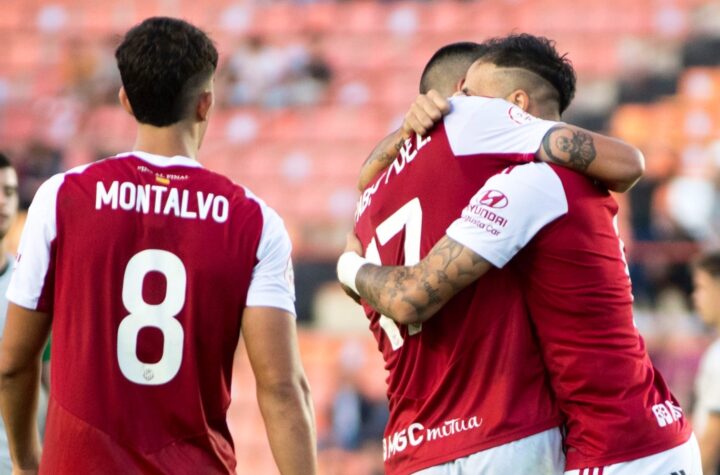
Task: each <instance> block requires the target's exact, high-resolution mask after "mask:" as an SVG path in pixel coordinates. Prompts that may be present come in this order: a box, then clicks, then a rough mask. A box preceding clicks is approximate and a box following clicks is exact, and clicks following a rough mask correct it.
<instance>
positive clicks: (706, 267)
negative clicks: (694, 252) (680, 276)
mask: <svg viewBox="0 0 720 475" xmlns="http://www.w3.org/2000/svg"><path fill="white" fill-rule="evenodd" d="M693 269H695V270H699V271H703V272H707V273H708V274H710V276H712V278H713V279H720V251H715V252H711V253H708V254H703V255H702V256H700V257H698V258H697V259H695V261H694V262H693Z"/></svg>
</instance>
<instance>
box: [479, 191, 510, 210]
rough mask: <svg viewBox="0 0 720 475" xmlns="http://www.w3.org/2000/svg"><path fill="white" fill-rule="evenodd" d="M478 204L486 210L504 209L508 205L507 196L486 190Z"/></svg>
mask: <svg viewBox="0 0 720 475" xmlns="http://www.w3.org/2000/svg"><path fill="white" fill-rule="evenodd" d="M480 204H481V205H484V206H487V207H488V208H496V209H497V208H504V207H506V206H507V205H508V199H507V196H505V195H504V194H503V193H502V192H500V191H497V190H488V191H486V192H485V194H484V195H483V196H482V198H480Z"/></svg>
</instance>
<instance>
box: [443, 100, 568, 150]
mask: <svg viewBox="0 0 720 475" xmlns="http://www.w3.org/2000/svg"><path fill="white" fill-rule="evenodd" d="M451 104H452V113H451V114H448V115H447V116H445V130H446V133H447V136H448V141H449V143H450V148H451V149H452V151H453V153H454V154H455V155H456V156H462V155H476V154H520V155H527V157H526V158H527V161H530V160H531V159H532V157H533V156H534V155H535V154H536V153H537V151H538V150H539V149H540V145H541V144H542V139H543V137H545V134H547V132H548V131H549V130H550V129H551V128H553V127H554V126H556V125H559V124H561V122H554V121H550V120H542V119H538V118H537V117H534V116H532V115H530V114H528V113H527V112H525V111H523V110H522V109H521V108H519V107H517V106H515V105H513V104H511V103H510V102H508V101H506V100H504V99H491V98H487V97H463V96H459V97H454V98H452V99H451Z"/></svg>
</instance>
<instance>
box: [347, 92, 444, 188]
mask: <svg viewBox="0 0 720 475" xmlns="http://www.w3.org/2000/svg"><path fill="white" fill-rule="evenodd" d="M448 112H450V103H449V102H448V101H447V99H446V98H444V97H442V95H440V93H439V92H437V91H435V90H434V89H431V90H430V91H428V93H427V94H420V95H418V96H417V98H416V99H415V102H413V104H412V105H411V106H410V110H409V111H408V112H407V114H405V118H404V119H403V123H402V126H401V127H400V128H399V129H398V130H396V131H395V132H393V133H392V134H390V135H388V136H387V137H385V138H384V139H383V140H382V141H381V142H380V143H379V144H378V145H377V146H376V147H375V149H374V150H373V151H372V152H371V153H370V156H369V157H368V158H367V159H366V160H365V163H363V166H362V169H361V170H360V178H359V180H358V188H359V189H360V191H362V190H364V189H365V187H367V186H368V185H369V184H370V182H371V181H372V180H373V178H375V177H376V176H377V175H378V174H379V173H380V172H381V171H383V170H384V169H385V168H387V167H388V166H389V165H390V164H391V163H392V162H393V160H395V157H397V154H398V153H399V152H400V149H401V148H402V146H403V144H404V143H405V140H407V139H408V137H410V136H411V135H412V134H420V135H421V136H422V135H425V134H426V133H428V132H429V131H430V129H432V127H433V126H434V125H435V124H436V123H437V122H438V121H440V119H442V117H443V116H444V115H445V114H447V113H448Z"/></svg>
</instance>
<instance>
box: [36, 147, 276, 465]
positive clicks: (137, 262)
mask: <svg viewBox="0 0 720 475" xmlns="http://www.w3.org/2000/svg"><path fill="white" fill-rule="evenodd" d="M270 213H272V211H269V210H267V208H265V207H264V205H262V204H261V203H260V202H258V201H256V200H255V199H253V198H251V197H250V196H249V195H248V194H247V193H246V191H245V190H244V189H243V188H241V187H239V186H237V185H234V184H233V183H232V182H230V181H229V180H228V179H226V178H224V177H222V176H220V175H217V174H215V173H212V172H209V171H207V170H205V169H203V168H202V167H200V166H199V164H197V162H195V161H193V160H190V159H187V158H184V157H173V158H165V157H156V156H151V155H148V154H140V153H135V154H133V155H130V156H124V157H122V158H111V159H107V160H104V161H101V162H99V163H96V164H92V165H90V166H88V167H86V168H83V169H81V170H77V171H75V172H70V173H67V174H65V175H64V178H61V183H60V184H59V186H58V188H57V205H56V219H55V221H56V223H57V236H58V237H57V239H56V240H55V241H54V242H53V245H52V249H51V262H50V266H55V282H46V284H45V288H44V290H43V293H42V296H41V302H45V303H42V304H41V308H42V307H45V308H47V310H49V311H51V313H52V315H53V346H52V352H53V355H52V361H53V371H52V400H51V406H50V416H49V421H48V429H47V435H46V443H45V450H44V453H43V466H44V467H49V468H50V469H51V470H52V471H55V472H62V471H63V470H64V469H66V468H69V467H72V470H73V471H82V472H84V473H90V472H102V473H134V472H143V473H160V472H165V473H170V472H172V473H197V470H198V467H202V470H203V473H228V472H233V471H234V467H235V459H234V454H233V446H232V439H231V437H230V434H229V431H228V428H227V425H226V420H225V413H226V410H227V407H228V405H229V403H230V379H231V372H232V362H233V355H234V351H235V348H236V346H237V342H238V337H239V332H240V326H241V315H242V312H243V309H244V307H245V304H246V299H247V296H248V289H249V285H250V282H251V275H252V271H253V267H254V266H255V264H256V262H257V258H256V256H257V252H258V248H259V246H260V245H261V237H262V234H263V227H264V226H265V225H266V224H267V221H266V217H267V216H268V215H269V214H270ZM66 444H72V447H73V449H72V450H71V451H70V450H65V448H66Z"/></svg>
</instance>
